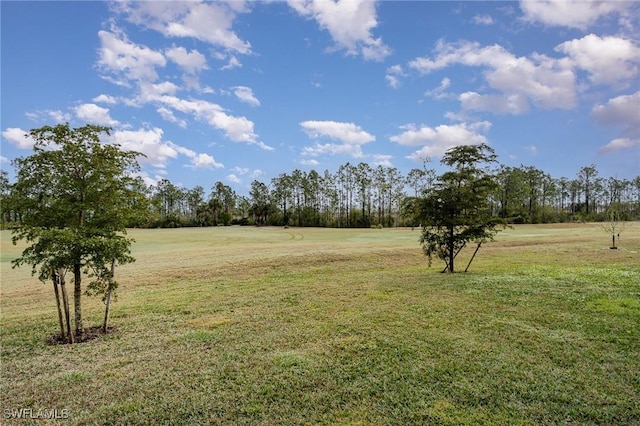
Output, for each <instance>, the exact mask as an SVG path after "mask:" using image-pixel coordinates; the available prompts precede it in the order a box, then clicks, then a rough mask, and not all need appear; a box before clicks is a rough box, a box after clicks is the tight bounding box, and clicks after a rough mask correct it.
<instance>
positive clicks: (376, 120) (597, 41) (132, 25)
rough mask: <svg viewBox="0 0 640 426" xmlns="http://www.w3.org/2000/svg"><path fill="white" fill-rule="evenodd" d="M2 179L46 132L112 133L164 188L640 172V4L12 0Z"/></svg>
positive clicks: (5, 14) (5, 5) (5, 37)
mask: <svg viewBox="0 0 640 426" xmlns="http://www.w3.org/2000/svg"><path fill="white" fill-rule="evenodd" d="M0 5H1V6H0V7H1V19H2V34H1V43H2V46H1V48H2V50H1V55H2V63H1V82H2V87H1V90H2V91H1V101H2V103H1V108H2V109H1V131H2V145H1V154H0V155H1V158H0V160H1V166H2V169H4V170H7V171H10V172H11V171H12V167H11V165H10V161H11V160H12V159H14V158H16V157H20V156H25V155H28V154H29V153H30V149H31V141H30V140H29V139H28V138H25V137H24V134H25V133H27V131H28V130H29V129H31V128H35V127H40V126H43V125H55V124H57V123H60V122H69V123H70V124H71V125H72V126H74V127H75V126H81V125H84V124H86V123H93V124H101V125H108V126H111V127H113V132H112V136H111V137H110V138H109V140H108V142H112V143H119V144H121V145H122V146H123V147H125V148H127V149H134V150H137V151H141V152H143V153H145V154H146V156H147V157H146V159H143V160H142V161H141V163H142V166H143V171H142V176H143V177H144V179H145V180H146V181H147V183H149V184H152V183H154V182H157V181H158V180H159V179H162V178H167V179H169V180H171V181H172V182H173V183H174V184H177V185H182V186H185V187H188V188H192V187H194V186H195V185H201V186H203V187H204V188H205V189H206V190H208V189H210V188H211V186H212V185H213V184H214V183H215V182H216V181H223V182H225V183H226V184H229V185H231V186H232V187H234V188H235V189H236V190H237V191H238V192H240V193H244V192H246V191H247V189H248V187H249V185H250V183H251V181H252V180H254V179H258V180H261V181H263V182H266V183H268V182H269V181H270V180H271V178H272V177H275V176H277V175H278V174H279V173H283V172H286V173H290V172H291V171H293V170H294V169H301V170H311V169H316V170H318V171H319V172H321V173H322V172H323V171H324V170H329V171H331V172H335V171H336V170H337V168H338V167H339V165H341V164H344V163H347V162H351V163H352V164H355V163H359V162H367V163H369V164H370V165H372V166H375V165H378V164H382V165H384V166H389V167H397V168H398V169H399V170H400V171H401V172H403V173H406V172H408V171H409V170H410V169H411V168H415V167H421V166H422V163H423V160H424V159H425V158H430V159H431V160H432V166H433V167H434V168H436V170H438V171H440V170H441V169H440V167H439V165H438V161H439V160H440V158H441V155H442V153H443V152H444V151H446V150H447V149H448V148H450V147H453V146H456V145H460V144H465V143H481V142H485V143H488V144H489V145H491V146H492V147H493V148H494V149H495V151H496V153H497V154H498V156H499V160H500V162H501V163H503V164H507V165H513V166H518V165H520V164H524V165H534V166H536V167H538V168H540V169H542V170H544V171H546V172H548V173H550V174H551V175H552V176H553V177H556V178H559V177H563V176H565V177H569V178H574V177H575V176H576V174H577V172H578V171H579V169H580V168H581V167H583V166H587V165H590V164H595V165H596V166H597V168H598V170H599V173H600V175H601V176H605V177H608V176H615V177H618V178H621V179H622V178H633V177H635V176H637V175H638V174H640V3H638V2H619V1H615V2H613V1H612V2H591V1H579V2H572V1H566V0H562V1H555V0H553V1H526V2H504V1H500V2H476V1H474V2H454V1H449V2H432V1H422V2H419V1H412V2H408V1H383V2H372V1H359V0H354V1H339V2H334V1H330V0H322V1H320V0H318V1H315V0H301V1H293V0H292V1H288V2H284V1H282V2H276V1H266V2H242V1H233V2H228V3H223V2H214V3H207V2H198V1H193V2H188V3H180V2H159V1H158V2H152V1H147V2H113V3H104V2H94V1H87V2H55V1H52V2H29V1H20V2H13V1H2V2H1V3H0Z"/></svg>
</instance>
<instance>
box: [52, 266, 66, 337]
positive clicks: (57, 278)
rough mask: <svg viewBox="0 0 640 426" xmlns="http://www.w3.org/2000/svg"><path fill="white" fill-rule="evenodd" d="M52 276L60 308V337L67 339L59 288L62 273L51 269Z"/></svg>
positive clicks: (57, 303) (57, 305)
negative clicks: (59, 273)
mask: <svg viewBox="0 0 640 426" xmlns="http://www.w3.org/2000/svg"><path fill="white" fill-rule="evenodd" d="M51 278H52V279H53V292H54V293H55V295H56V307H57V308H58V322H59V323H60V337H61V338H62V340H64V339H65V337H66V336H65V333H64V317H63V316H62V303H61V302H60V291H59V290H58V284H59V282H60V275H58V273H57V271H56V270H55V269H53V270H52V271H51Z"/></svg>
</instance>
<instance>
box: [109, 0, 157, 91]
mask: <svg viewBox="0 0 640 426" xmlns="http://www.w3.org/2000/svg"><path fill="white" fill-rule="evenodd" d="M145 3H146V2H145ZM149 3H150V2H149ZM98 37H99V38H100V49H98V67H99V68H100V70H102V71H103V72H106V73H108V74H112V76H109V77H110V80H111V81H112V82H113V83H115V84H118V85H120V86H129V84H130V83H129V81H130V80H134V81H140V80H144V81H155V80H156V79H157V78H158V73H157V72H156V68H157V67H164V66H165V65H166V63H167V60H166V59H165V57H164V55H163V54H162V53H161V52H157V51H155V50H153V49H151V48H149V47H147V46H144V45H140V44H136V43H133V42H131V41H129V39H128V38H127V36H126V35H125V34H124V33H123V32H122V31H120V30H118V29H117V28H112V31H111V32H110V31H99V32H98Z"/></svg>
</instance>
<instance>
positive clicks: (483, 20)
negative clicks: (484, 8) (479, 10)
mask: <svg viewBox="0 0 640 426" xmlns="http://www.w3.org/2000/svg"><path fill="white" fill-rule="evenodd" d="M473 23H474V24H476V25H493V24H494V23H495V21H494V20H493V18H492V17H491V16H490V15H476V16H474V17H473Z"/></svg>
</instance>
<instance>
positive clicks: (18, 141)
mask: <svg viewBox="0 0 640 426" xmlns="http://www.w3.org/2000/svg"><path fill="white" fill-rule="evenodd" d="M28 133H29V132H28V131H26V130H22V129H21V128H19V127H8V128H7V129H5V130H4V131H3V132H2V137H3V138H5V139H6V140H7V141H9V142H10V143H11V144H13V145H15V146H16V147H18V148H20V149H31V148H33V145H35V143H36V141H35V140H34V139H33V138H32V137H31V136H29V135H28Z"/></svg>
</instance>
